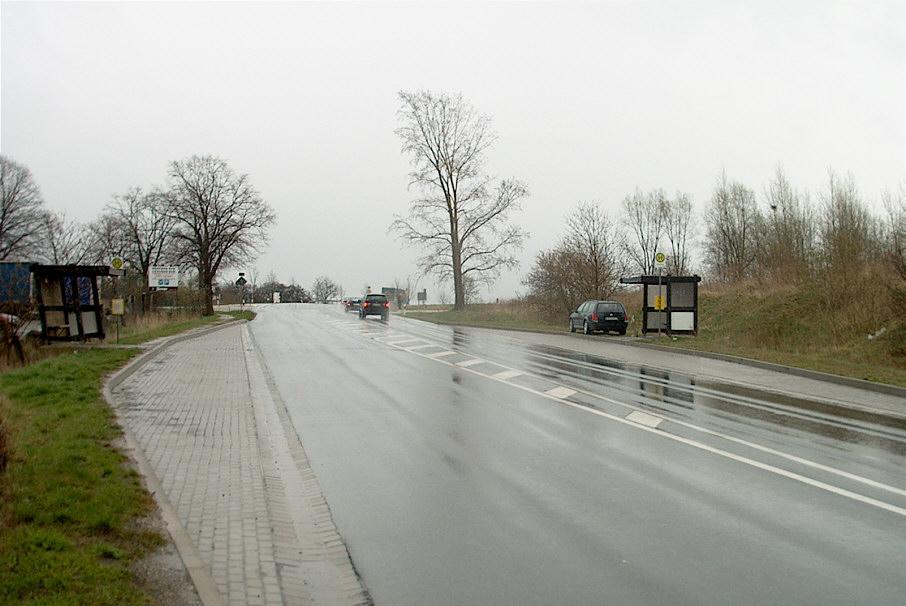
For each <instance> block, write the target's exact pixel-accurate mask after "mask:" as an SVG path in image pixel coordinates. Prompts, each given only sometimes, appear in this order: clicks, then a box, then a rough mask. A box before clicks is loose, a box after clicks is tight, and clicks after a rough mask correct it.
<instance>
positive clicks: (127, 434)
mask: <svg viewBox="0 0 906 606" xmlns="http://www.w3.org/2000/svg"><path fill="white" fill-rule="evenodd" d="M244 322H246V321H245V320H238V321H230V322H225V323H223V324H218V325H216V326H211V327H206V328H204V329H201V330H197V331H193V332H188V333H182V334H179V335H174V336H172V337H166V338H165V339H162V340H161V341H160V342H159V343H157V344H156V345H154V346H153V347H151V348H150V349H148V350H147V351H146V352H145V353H143V354H141V355H139V356H138V357H136V358H135V359H133V360H132V361H131V362H129V364H127V365H126V366H124V367H123V368H121V369H120V370H118V371H117V372H115V373H113V374H112V375H110V376H109V377H108V378H107V380H106V381H105V382H104V388H103V395H104V399H105V400H106V401H107V403H108V404H109V405H110V408H111V409H113V411H114V413H115V414H116V419H117V422H118V423H119V425H120V428H121V429H122V430H123V438H124V439H125V441H126V445H127V447H128V448H129V450H130V451H131V456H132V459H133V460H134V461H135V464H136V466H137V467H138V471H139V473H140V474H141V475H142V477H143V478H144V479H145V483H146V484H147V487H148V490H149V491H150V492H151V494H152V495H153V496H154V500H155V501H156V502H157V505H158V507H160V511H161V517H162V518H163V520H164V523H166V525H167V531H168V532H169V533H170V537H171V538H172V539H173V543H174V544H175V545H176V549H177V551H178V552H179V556H180V558H182V561H183V564H185V566H186V570H187V571H188V573H189V577H190V578H191V579H192V583H193V584H194V585H195V590H196V591H197V592H198V597H199V598H200V599H201V602H202V604H204V606H226V604H227V601H226V598H225V597H224V595H223V594H222V593H221V592H220V589H218V587H217V583H216V582H215V581H214V576H213V575H212V574H211V571H210V569H209V568H208V566H207V565H206V564H205V562H204V559H203V558H202V557H201V553H200V552H199V551H198V547H197V546H196V545H195V543H194V542H193V541H192V539H191V537H190V536H189V533H188V531H187V530H186V528H185V526H183V524H182V521H181V520H180V519H179V515H178V514H177V513H176V508H174V507H173V504H172V503H170V500H169V499H168V498H167V495H166V493H165V492H164V489H163V486H162V485H161V483H160V480H159V479H158V477H157V475H156V474H155V473H154V469H153V468H152V466H151V463H150V462H149V461H148V459H147V457H146V456H145V453H144V451H143V450H142V449H141V447H140V446H139V444H138V440H137V439H136V438H135V435H134V434H133V433H132V430H131V429H130V428H129V425H128V424H127V423H126V420H125V419H124V418H123V416H122V414H121V411H120V406H119V403H118V402H117V401H116V398H115V397H114V395H113V390H114V389H116V388H117V387H118V386H119V385H120V384H121V383H122V382H123V381H125V380H126V379H127V378H128V377H130V376H131V375H132V374H134V373H135V372H136V371H138V370H140V369H141V368H142V367H143V366H144V365H145V364H147V363H149V362H150V361H151V360H153V359H154V358H155V357H156V356H157V355H158V354H160V353H161V352H162V351H164V350H165V349H166V348H167V347H169V346H170V345H173V344H175V343H180V342H182V341H188V340H190V339H196V338H198V337H203V336H205V335H207V334H210V333H212V332H214V331H217V330H222V329H224V328H227V327H229V326H237V325H239V324H241V323H244Z"/></svg>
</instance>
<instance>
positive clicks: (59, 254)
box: [39, 211, 95, 265]
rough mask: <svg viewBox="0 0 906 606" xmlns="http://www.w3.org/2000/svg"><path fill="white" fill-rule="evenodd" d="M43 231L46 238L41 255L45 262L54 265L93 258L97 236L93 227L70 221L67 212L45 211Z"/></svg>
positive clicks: (75, 262) (81, 261)
mask: <svg viewBox="0 0 906 606" xmlns="http://www.w3.org/2000/svg"><path fill="white" fill-rule="evenodd" d="M41 231H42V232H43V233H44V235H45V238H46V240H45V242H44V246H43V247H42V249H41V254H40V255H39V256H40V258H42V259H43V260H44V261H45V262H47V263H51V264H54V265H67V264H70V263H72V264H79V263H85V262H86V261H88V260H89V259H90V258H91V252H92V242H93V240H94V238H95V235H94V233H93V232H92V230H91V227H90V226H88V225H83V224H81V223H77V222H74V221H68V220H67V219H66V213H54V212H50V211H48V212H45V213H44V216H43V217H42V219H41Z"/></svg>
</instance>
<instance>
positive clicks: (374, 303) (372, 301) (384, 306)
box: [359, 295, 390, 322]
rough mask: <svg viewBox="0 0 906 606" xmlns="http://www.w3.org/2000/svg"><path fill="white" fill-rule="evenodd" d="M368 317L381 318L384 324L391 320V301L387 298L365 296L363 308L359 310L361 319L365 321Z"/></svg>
mask: <svg viewBox="0 0 906 606" xmlns="http://www.w3.org/2000/svg"><path fill="white" fill-rule="evenodd" d="M368 316H381V320H383V321H384V322H386V321H387V320H389V319H390V301H389V300H388V299H387V297H386V296H384V295H365V298H364V299H363V300H362V307H361V309H359V318H361V319H363V320H364V319H365V318H367V317H368Z"/></svg>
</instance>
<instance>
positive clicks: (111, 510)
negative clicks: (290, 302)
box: [0, 311, 254, 605]
mask: <svg viewBox="0 0 906 606" xmlns="http://www.w3.org/2000/svg"><path fill="white" fill-rule="evenodd" d="M228 313H229V315H231V316H233V317H234V318H242V319H252V318H253V317H254V314H253V313H252V312H249V311H244V312H228ZM217 321H223V318H221V317H219V316H205V317H195V318H189V317H180V316H174V315H170V314H158V315H148V316H146V317H145V318H144V319H142V320H141V321H135V322H131V321H130V322H129V325H128V330H126V331H124V333H125V334H124V335H122V337H123V338H121V344H122V343H124V342H128V343H130V344H138V343H144V342H147V341H151V340H154V339H156V338H159V337H162V336H168V335H172V334H176V333H178V332H183V331H186V330H191V329H193V328H199V327H204V326H207V325H210V324H212V323H214V322H217ZM108 328H109V327H108ZM108 342H109V343H113V339H108ZM140 351H141V350H140V349H139V348H137V347H114V348H110V347H87V348H86V347H83V346H52V347H41V348H37V347H35V346H33V345H30V346H29V349H28V351H27V354H28V360H29V361H30V363H28V364H25V365H21V366H19V367H17V368H12V367H5V368H2V369H0V370H2V374H0V604H86V605H88V604H90V605H98V604H111V605H114V604H115V605H121V604H125V605H129V604H148V603H152V602H153V597H152V596H153V588H151V587H146V586H144V585H143V584H142V583H141V582H140V581H138V580H137V578H136V576H135V575H134V574H133V572H132V570H131V566H133V565H134V564H136V563H137V562H139V561H140V560H141V559H142V558H144V557H145V556H147V555H149V554H150V553H151V552H152V551H153V550H154V549H156V548H157V547H159V546H160V545H162V544H163V542H164V537H163V536H161V535H160V534H158V533H157V532H156V531H154V530H150V529H148V527H147V525H146V524H144V523H143V520H144V519H145V517H146V516H149V515H151V514H152V513H153V512H154V510H155V504H154V500H153V497H152V496H151V495H150V494H149V493H148V491H147V490H146V489H145V487H144V485H143V483H142V480H141V477H140V476H139V474H138V473H137V472H136V471H134V470H133V469H132V466H131V462H130V460H129V459H128V458H127V457H126V456H125V455H124V454H123V453H122V452H121V451H120V446H119V443H118V440H119V438H120V437H121V435H122V432H121V430H120V428H119V426H118V424H117V422H116V418H115V415H114V413H113V411H112V410H111V409H110V407H109V406H108V405H107V403H106V401H105V400H104V399H103V396H102V395H101V389H102V386H103V381H104V379H105V377H106V375H108V374H109V373H111V372H113V371H115V370H117V369H118V368H120V367H122V366H123V365H124V364H126V363H127V362H128V361H129V360H130V359H132V358H133V357H134V356H135V355H137V354H138V353H139V352H140Z"/></svg>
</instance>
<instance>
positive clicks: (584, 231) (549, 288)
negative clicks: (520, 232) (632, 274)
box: [523, 202, 625, 313]
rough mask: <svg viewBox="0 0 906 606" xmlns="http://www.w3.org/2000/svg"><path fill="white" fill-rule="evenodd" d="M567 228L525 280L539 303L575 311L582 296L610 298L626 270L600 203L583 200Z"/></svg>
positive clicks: (551, 307)
mask: <svg viewBox="0 0 906 606" xmlns="http://www.w3.org/2000/svg"><path fill="white" fill-rule="evenodd" d="M566 227H567V229H566V233H565V234H564V236H563V237H562V239H561V240H560V243H559V244H558V245H557V247H556V248H554V249H553V250H551V251H542V252H541V253H539V254H538V256H537V257H536V258H535V266H534V267H533V268H532V270H531V271H530V272H529V275H528V276H527V277H526V279H525V280H523V284H525V285H526V286H528V287H529V289H530V290H531V292H532V296H533V297H534V298H535V299H536V300H537V301H538V302H539V304H541V305H542V306H543V307H546V308H548V309H551V310H552V312H553V310H556V312H554V313H558V312H563V311H568V310H572V309H574V308H575V306H576V304H577V303H579V301H581V300H582V299H607V298H609V297H610V296H611V295H613V293H614V292H616V290H617V289H618V288H619V282H620V275H621V273H622V272H623V271H624V269H625V264H624V263H623V260H622V257H621V255H620V246H619V244H618V242H619V239H618V235H617V233H616V229H615V227H614V225H613V222H612V221H611V220H610V218H609V217H608V216H607V213H605V212H604V210H603V209H602V208H601V206H600V204H598V203H595V202H592V203H580V204H579V205H578V206H577V207H576V210H575V211H573V212H571V213H570V214H569V215H568V216H567V218H566Z"/></svg>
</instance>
